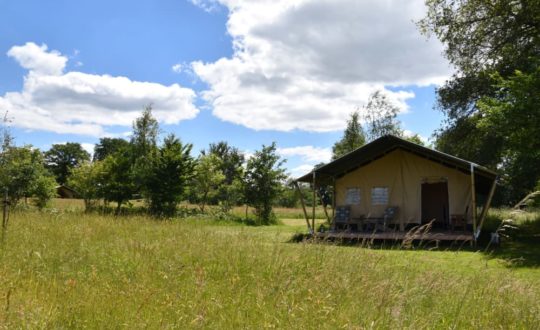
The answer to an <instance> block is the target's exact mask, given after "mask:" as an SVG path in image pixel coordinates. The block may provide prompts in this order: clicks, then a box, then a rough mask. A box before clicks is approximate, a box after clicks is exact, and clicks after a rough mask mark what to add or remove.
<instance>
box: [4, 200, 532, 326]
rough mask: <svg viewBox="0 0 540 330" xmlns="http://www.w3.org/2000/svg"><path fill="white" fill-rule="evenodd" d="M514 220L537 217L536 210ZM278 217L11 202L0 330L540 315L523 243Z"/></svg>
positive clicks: (455, 322)
mask: <svg viewBox="0 0 540 330" xmlns="http://www.w3.org/2000/svg"><path fill="white" fill-rule="evenodd" d="M501 212H502V211H501ZM507 215H508V214H507V213H504V212H503V214H499V215H497V214H496V213H495V214H494V215H493V218H494V217H496V216H499V217H502V216H507ZM516 218H519V220H518V222H520V225H529V226H534V223H535V222H534V221H533V220H535V219H537V218H538V214H536V215H531V216H530V218H529V215H527V214H522V215H519V216H516ZM492 221H494V220H493V219H492ZM281 223H282V224H281V225H278V226H267V227H252V226H245V225H242V224H238V223H234V222H227V221H221V222H216V221H212V220H208V219H205V220H198V219H195V218H193V219H178V220H172V221H158V220H152V219H149V218H146V217H144V216H126V217H117V218H115V217H112V216H100V215H97V214H83V213H81V212H79V211H73V210H67V211H66V210H53V211H47V212H43V213H38V212H33V211H27V212H16V213H14V214H12V217H11V219H10V225H9V231H8V232H7V236H6V237H7V238H6V240H5V241H4V242H3V245H2V247H1V254H0V324H1V327H2V328H85V327H86V328H97V329H103V328H186V327H192V328H200V327H208V328H243V327H248V328H327V329H335V328H353V329H354V328H414V329H418V328H420V329H421V328H483V329H491V328H516V329H525V328H529V329H531V328H538V325H539V324H540V269H539V268H538V266H539V265H538V264H535V261H534V260H535V259H534V258H535V256H537V255H534V249H533V252H532V253H533V255H531V256H527V253H529V251H528V250H524V251H522V252H523V253H522V255H523V256H526V257H527V258H529V260H532V263H527V260H525V262H524V261H523V260H519V259H517V258H518V254H519V250H518V252H516V251H514V252H513V253H510V254H505V253H507V252H508V251H509V250H510V249H508V251H507V250H505V249H504V245H503V249H500V251H495V252H494V253H487V252H483V251H478V252H475V251H470V250H469V251H467V250H460V251H457V250H446V248H440V249H439V250H429V249H427V248H424V249H420V248H417V249H414V250H402V249H399V248H397V247H395V248H394V247H381V246H373V247H371V248H368V247H357V246H341V245H336V244H331V243H317V242H302V243H291V242H290V240H291V237H292V236H293V235H294V234H295V233H298V232H303V231H305V224H304V221H303V220H302V219H282V221H281ZM513 246H514V245H508V247H513ZM527 246H528V245H527ZM536 246H537V245H536ZM505 251H506V252H505ZM515 253H518V254H515ZM536 260H537V259H536Z"/></svg>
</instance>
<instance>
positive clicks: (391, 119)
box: [363, 91, 403, 141]
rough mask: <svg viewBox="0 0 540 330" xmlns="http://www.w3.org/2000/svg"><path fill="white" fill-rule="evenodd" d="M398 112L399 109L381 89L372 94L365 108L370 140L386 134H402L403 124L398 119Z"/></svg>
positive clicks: (367, 134)
mask: <svg viewBox="0 0 540 330" xmlns="http://www.w3.org/2000/svg"><path fill="white" fill-rule="evenodd" d="M398 112H399V109H398V108H397V107H396V106H395V105H394V104H392V102H391V101H390V100H389V99H388V97H387V96H386V95H385V94H383V93H382V92H381V91H375V92H374V93H373V94H371V95H370V96H369V100H368V103H367V104H366V106H365V107H364V108H363V117H364V121H365V122H366V136H367V139H368V141H373V140H376V139H378V138H380V137H381V136H384V135H395V136H402V135H403V131H402V129H401V124H400V122H399V121H398V120H397V119H396V116H397V114H398Z"/></svg>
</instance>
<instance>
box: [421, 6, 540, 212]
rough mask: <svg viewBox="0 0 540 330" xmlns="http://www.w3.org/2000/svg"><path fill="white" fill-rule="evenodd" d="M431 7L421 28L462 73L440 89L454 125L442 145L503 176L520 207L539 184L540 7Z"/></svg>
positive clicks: (440, 138) (440, 137)
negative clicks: (525, 194) (442, 46)
mask: <svg viewBox="0 0 540 330" xmlns="http://www.w3.org/2000/svg"><path fill="white" fill-rule="evenodd" d="M427 5H428V13H427V16H426V18H424V19H423V20H422V21H421V22H420V27H421V28H422V30H423V32H425V33H427V34H429V33H433V34H435V36H437V37H438V38H439V39H440V40H441V41H442V42H443V43H444V44H445V54H446V57H447V58H448V59H449V61H450V62H451V63H452V64H453V65H454V67H455V68H456V73H455V74H454V75H453V76H452V78H451V79H449V80H448V81H447V82H446V84H445V85H444V86H442V87H441V88H439V89H438V91H437V94H438V108H439V109H440V110H441V111H442V112H443V113H444V114H445V115H446V117H447V121H446V125H445V127H443V128H442V129H441V130H440V131H439V132H438V134H437V141H436V145H437V146H438V148H440V150H442V151H445V152H451V153H452V152H453V153H454V154H455V155H456V156H458V157H463V158H468V159H471V160H472V161H474V162H478V163H481V164H485V165H488V166H490V167H492V168H497V169H499V171H501V172H503V173H504V174H505V176H504V180H503V183H504V186H503V188H504V189H498V193H499V195H501V192H503V195H504V196H503V201H504V202H506V203H512V202H513V201H516V200H517V199H519V198H520V197H521V196H519V195H520V194H522V192H523V191H525V190H530V189H532V188H533V187H534V180H535V178H538V176H537V174H536V175H535V174H534V173H535V172H537V171H533V170H531V168H534V167H536V168H538V165H539V161H538V159H539V158H537V157H536V156H535V153H534V152H531V150H532V149H530V148H529V145H530V144H531V142H532V143H533V146H537V144H534V143H535V141H536V140H537V137H538V131H537V129H536V128H535V127H538V125H537V123H538V121H539V119H538V118H539V117H540V112H539V111H538V109H537V104H538V103H535V102H537V99H536V100H535V95H538V85H537V81H538V80H537V72H538V68H539V64H540V61H538V58H539V57H540V2H538V1H525V0H522V1H506V0H494V1H482V0H469V1H451V0H429V1H427ZM533 100H534V101H533ZM513 123H516V125H514V124H513ZM535 125H536V126H535ZM518 141H521V142H518ZM536 150H538V148H536ZM456 151H457V152H456ZM471 156H472V157H471ZM475 157H476V158H475ZM527 177H529V179H526V178H527Z"/></svg>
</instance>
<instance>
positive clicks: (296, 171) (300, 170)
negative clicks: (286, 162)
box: [290, 164, 313, 178]
mask: <svg viewBox="0 0 540 330" xmlns="http://www.w3.org/2000/svg"><path fill="white" fill-rule="evenodd" d="M311 170H313V165H310V164H303V165H300V166H297V167H295V168H293V169H291V174H290V176H291V177H292V178H298V177H300V176H302V175H304V174H306V173H309V172H311Z"/></svg>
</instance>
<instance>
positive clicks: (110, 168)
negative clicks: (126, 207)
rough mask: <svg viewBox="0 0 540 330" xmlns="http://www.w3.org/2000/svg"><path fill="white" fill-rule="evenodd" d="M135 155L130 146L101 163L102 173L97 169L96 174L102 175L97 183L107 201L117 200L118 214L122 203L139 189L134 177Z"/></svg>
mask: <svg viewBox="0 0 540 330" xmlns="http://www.w3.org/2000/svg"><path fill="white" fill-rule="evenodd" d="M132 159H133V155H132V151H131V149H130V148H127V149H123V150H120V151H118V152H116V153H114V154H112V155H109V156H107V157H106V158H105V159H104V160H103V162H102V163H101V165H100V166H98V167H99V168H101V174H100V173H99V170H98V169H97V168H96V169H95V175H96V176H98V177H100V179H98V181H97V182H96V183H100V184H101V187H98V188H97V189H98V191H100V195H102V196H103V198H104V199H105V200H106V201H112V202H116V205H117V207H116V214H118V213H120V210H121V207H122V204H123V203H125V202H127V201H128V200H129V199H130V198H132V197H133V195H134V194H135V192H136V191H137V189H136V188H137V187H136V185H135V180H134V178H133V175H134V174H133V162H132Z"/></svg>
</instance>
